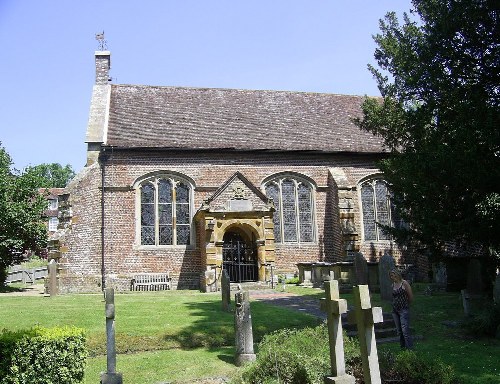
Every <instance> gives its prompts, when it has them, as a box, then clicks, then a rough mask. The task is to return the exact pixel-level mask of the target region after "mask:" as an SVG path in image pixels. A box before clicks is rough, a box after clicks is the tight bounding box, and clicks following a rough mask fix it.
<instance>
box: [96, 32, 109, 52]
mask: <svg viewBox="0 0 500 384" xmlns="http://www.w3.org/2000/svg"><path fill="white" fill-rule="evenodd" d="M95 39H96V40H97V41H98V42H99V51H107V49H108V42H107V41H106V40H104V31H102V32H101V33H96V34H95Z"/></svg>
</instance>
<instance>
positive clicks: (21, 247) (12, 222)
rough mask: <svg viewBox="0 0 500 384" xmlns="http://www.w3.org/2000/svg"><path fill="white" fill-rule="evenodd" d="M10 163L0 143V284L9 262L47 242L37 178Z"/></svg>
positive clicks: (10, 263)
mask: <svg viewBox="0 0 500 384" xmlns="http://www.w3.org/2000/svg"><path fill="white" fill-rule="evenodd" d="M11 167H12V160H11V157H10V156H9V154H8V153H7V152H6V151H5V149H4V148H3V147H2V146H1V143H0V286H3V285H4V284H5V280H6V277H7V275H6V269H7V268H8V267H9V266H10V265H12V264H14V263H15V262H16V261H18V260H19V259H20V258H21V257H22V255H23V254H24V253H25V252H26V251H29V250H31V251H37V250H39V249H41V248H43V247H45V245H46V243H47V229H46V227H45V225H44V223H43V220H42V214H43V211H44V210H45V209H46V207H47V202H46V200H45V198H44V196H42V195H40V194H39V193H38V187H39V183H40V179H39V178H37V177H36V176H35V175H34V174H33V173H30V172H25V173H19V172H17V171H16V170H13V169H12V168H11Z"/></svg>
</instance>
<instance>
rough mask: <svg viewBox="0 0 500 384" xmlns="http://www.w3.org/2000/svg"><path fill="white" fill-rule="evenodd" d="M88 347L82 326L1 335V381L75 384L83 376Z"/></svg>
mask: <svg viewBox="0 0 500 384" xmlns="http://www.w3.org/2000/svg"><path fill="white" fill-rule="evenodd" d="M86 358H87V349H86V347H85V334H84V331H83V330H82V329H79V328H75V327H72V328H69V327H65V328H41V327H35V328H32V329H29V330H21V331H17V332H11V331H7V330H3V331H2V333H1V334H0V384H23V383H30V384H51V383H58V384H73V383H79V382H81V381H82V379H83V374H84V369H85V362H86Z"/></svg>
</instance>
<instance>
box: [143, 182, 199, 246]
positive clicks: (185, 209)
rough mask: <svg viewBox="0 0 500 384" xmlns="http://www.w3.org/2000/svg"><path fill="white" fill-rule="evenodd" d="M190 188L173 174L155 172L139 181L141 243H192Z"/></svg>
mask: <svg viewBox="0 0 500 384" xmlns="http://www.w3.org/2000/svg"><path fill="white" fill-rule="evenodd" d="M191 190H192V188H191V186H190V184H189V183H187V182H185V181H183V180H181V179H179V178H177V177H173V176H162V175H160V176H153V177H151V178H148V179H146V180H144V181H142V182H141V183H140V184H139V187H138V192H139V196H140V223H139V227H140V244H141V245H189V244H190V243H191V212H192V208H191V203H192V198H191Z"/></svg>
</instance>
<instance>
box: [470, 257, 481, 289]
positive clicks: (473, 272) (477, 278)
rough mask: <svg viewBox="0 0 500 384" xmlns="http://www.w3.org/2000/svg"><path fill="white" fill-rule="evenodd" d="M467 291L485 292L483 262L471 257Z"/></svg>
mask: <svg viewBox="0 0 500 384" xmlns="http://www.w3.org/2000/svg"><path fill="white" fill-rule="evenodd" d="M467 292H468V293H469V294H472V295H478V294H480V293H482V292H483V278H482V275H481V262H480V261H479V260H478V259H471V260H470V261H469V266H468V268H467Z"/></svg>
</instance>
